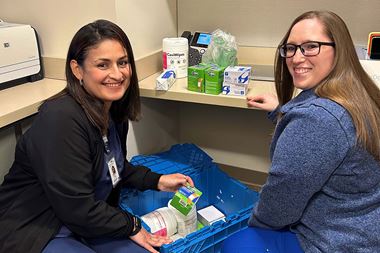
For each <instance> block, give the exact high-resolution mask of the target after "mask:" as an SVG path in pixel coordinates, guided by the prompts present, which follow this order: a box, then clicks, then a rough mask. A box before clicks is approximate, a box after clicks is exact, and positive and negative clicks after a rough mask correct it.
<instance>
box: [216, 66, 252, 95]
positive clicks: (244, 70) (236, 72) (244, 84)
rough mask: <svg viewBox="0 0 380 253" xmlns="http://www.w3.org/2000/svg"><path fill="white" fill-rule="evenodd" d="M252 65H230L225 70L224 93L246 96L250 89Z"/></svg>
mask: <svg viewBox="0 0 380 253" xmlns="http://www.w3.org/2000/svg"><path fill="white" fill-rule="evenodd" d="M251 70H252V67H250V66H229V67H227V68H226V69H225V70H224V81H223V88H222V93H223V94H225V95H238V96H245V95H247V91H248V84H249V78H250V76H251Z"/></svg>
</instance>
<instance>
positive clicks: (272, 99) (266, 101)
mask: <svg viewBox="0 0 380 253" xmlns="http://www.w3.org/2000/svg"><path fill="white" fill-rule="evenodd" d="M247 105H248V107H255V108H258V109H262V110H265V111H268V112H271V111H273V110H274V109H276V107H277V106H278V99H277V96H276V95H273V94H260V95H256V96H250V97H247Z"/></svg>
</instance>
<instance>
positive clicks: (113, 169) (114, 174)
mask: <svg viewBox="0 0 380 253" xmlns="http://www.w3.org/2000/svg"><path fill="white" fill-rule="evenodd" d="M107 164H108V171H109V172H110V175H111V181H112V186H113V188H115V186H116V185H117V183H119V181H120V180H121V178H120V175H119V171H118V170H117V165H116V161H115V157H112V158H111V159H110V160H109V161H108V163H107Z"/></svg>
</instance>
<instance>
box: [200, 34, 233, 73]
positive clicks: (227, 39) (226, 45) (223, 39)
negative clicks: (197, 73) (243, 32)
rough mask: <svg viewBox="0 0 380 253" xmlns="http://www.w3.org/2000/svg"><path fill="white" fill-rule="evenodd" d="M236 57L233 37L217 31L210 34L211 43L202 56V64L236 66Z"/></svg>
mask: <svg viewBox="0 0 380 253" xmlns="http://www.w3.org/2000/svg"><path fill="white" fill-rule="evenodd" d="M236 56H237V44H236V40H235V36H232V35H231V34H229V33H226V32H223V31H222V30H220V29H217V30H215V31H214V32H212V33H211V42H210V44H209V45H208V48H207V50H206V52H205V54H204V55H203V56H202V62H203V63H214V64H217V65H219V66H221V67H228V66H235V65H236V64H237V57H236Z"/></svg>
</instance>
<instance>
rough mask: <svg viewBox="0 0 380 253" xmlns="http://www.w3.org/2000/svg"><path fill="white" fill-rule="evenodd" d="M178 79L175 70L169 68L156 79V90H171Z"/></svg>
mask: <svg viewBox="0 0 380 253" xmlns="http://www.w3.org/2000/svg"><path fill="white" fill-rule="evenodd" d="M175 80H176V73H175V70H172V69H168V70H165V71H164V72H162V74H161V75H160V76H159V77H157V79H156V90H169V89H170V87H172V85H173V83H174V82H175Z"/></svg>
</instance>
